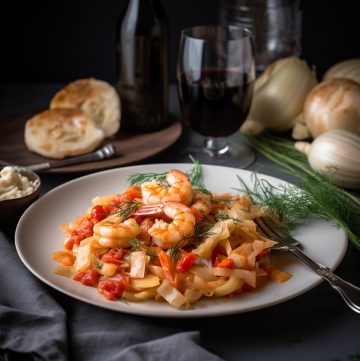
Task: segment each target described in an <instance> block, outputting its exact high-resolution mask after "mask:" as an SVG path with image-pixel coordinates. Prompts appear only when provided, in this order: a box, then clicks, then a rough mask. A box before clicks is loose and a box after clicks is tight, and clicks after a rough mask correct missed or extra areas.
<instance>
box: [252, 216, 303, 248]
mask: <svg viewBox="0 0 360 361" xmlns="http://www.w3.org/2000/svg"><path fill="white" fill-rule="evenodd" d="M255 222H256V223H257V225H258V226H259V228H260V230H261V231H262V233H263V234H264V235H265V237H268V238H271V239H273V240H274V241H278V242H279V243H281V244H287V245H289V244H291V245H293V246H297V247H298V248H300V249H302V245H301V244H300V243H299V241H298V240H296V239H294V238H293V237H292V236H291V235H290V234H288V233H287V232H285V231H283V230H282V229H281V228H280V226H279V225H278V224H276V223H275V222H274V221H273V220H272V219H271V218H270V217H258V218H255Z"/></svg>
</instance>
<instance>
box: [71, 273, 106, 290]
mask: <svg viewBox="0 0 360 361" xmlns="http://www.w3.org/2000/svg"><path fill="white" fill-rule="evenodd" d="M73 278H74V280H75V281H80V282H81V283H82V284H83V285H86V286H92V287H96V285H97V284H98V282H99V278H100V274H99V272H98V271H96V270H95V269H90V270H87V271H85V272H79V273H77V274H75V275H74V277H73Z"/></svg>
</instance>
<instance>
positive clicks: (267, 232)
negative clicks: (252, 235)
mask: <svg viewBox="0 0 360 361" xmlns="http://www.w3.org/2000/svg"><path fill="white" fill-rule="evenodd" d="M255 221H256V223H257V225H258V226H259V228H260V231H261V232H262V233H263V234H264V235H265V237H270V238H273V239H277V238H278V236H277V235H276V233H274V232H273V229H272V228H269V226H268V225H267V223H266V222H265V219H264V218H263V217H259V218H256V219H255Z"/></svg>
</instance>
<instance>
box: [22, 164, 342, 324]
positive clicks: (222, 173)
mask: <svg viewBox="0 0 360 361" xmlns="http://www.w3.org/2000/svg"><path fill="white" fill-rule="evenodd" d="M172 168H177V169H180V170H183V171H188V170H190V169H191V165H190V164H154V165H143V166H133V167H126V168H120V169H113V170H109V171H103V172H99V173H94V174H91V175H87V176H84V177H81V178H78V179H75V180H73V181H71V182H68V183H65V184H63V185H61V186H59V187H57V188H55V189H53V190H52V191H50V192H48V193H47V194H45V195H44V196H43V197H42V198H40V199H39V200H38V201H37V202H35V203H34V204H33V205H32V206H31V207H29V208H28V209H27V211H26V212H25V213H24V214H23V216H22V217H21V219H20V221H19V223H18V227H17V229H16V234H15V244H16V249H17V252H18V254H19V256H20V258H21V260H22V261H23V262H24V264H25V265H26V267H27V268H28V269H29V270H30V271H31V272H32V273H33V274H34V275H35V276H37V277H38V278H39V279H40V280H42V281H43V282H45V283H47V284H48V285H50V286H51V287H54V288H55V289H57V290H58V291H60V292H63V293H65V294H67V295H69V296H71V297H74V298H76V299H79V300H82V301H84V302H88V303H91V304H93V305H96V306H99V307H104V308H107V309H111V310H115V311H121V312H126V313H132V314H141V315H146V316H162V317H204V316H219V315H227V314H233V313H240V312H248V311H252V310H257V309H260V308H264V307H268V306H271V305H274V304H278V303H280V302H283V301H286V300H289V299H291V298H294V297H296V296H298V295H301V294H302V293H304V292H306V291H308V290H309V289H311V288H313V287H314V286H316V285H317V284H319V283H320V282H321V278H320V277H319V276H318V275H316V274H315V273H314V272H313V271H311V270H310V269H309V268H307V267H306V266H305V265H303V264H301V263H300V262H298V261H296V260H294V262H291V264H290V265H289V266H288V267H287V268H286V270H287V271H289V272H290V273H291V274H292V275H293V277H292V278H291V279H290V280H289V281H288V282H285V283H275V282H271V283H269V284H267V285H266V286H265V287H264V288H263V289H261V290H260V291H258V292H253V293H252V292H249V293H246V294H244V295H240V296H236V297H233V298H231V299H226V300H223V299H220V300H214V299H211V298H210V299H204V300H202V301H200V302H199V303H197V304H195V305H194V307H193V308H192V309H189V310H178V309H175V308H173V307H171V306H169V305H167V304H165V303H162V302H161V303H159V302H155V301H147V302H142V303H131V302H129V303H123V302H112V301H108V300H106V299H105V298H104V297H103V296H102V295H100V294H99V293H98V291H97V290H96V289H95V288H93V287H86V286H83V285H81V284H80V283H79V282H75V281H73V280H71V279H69V278H66V277H62V276H58V275H55V274H54V273H53V270H54V268H55V266H56V264H55V262H54V261H53V260H52V258H51V253H52V252H54V251H57V250H60V249H61V248H62V242H63V239H64V236H63V234H62V232H61V231H60V228H59V225H60V224H63V223H68V222H70V221H71V220H72V219H73V218H74V217H75V216H77V215H80V214H82V213H83V212H84V211H85V210H86V209H87V208H88V207H89V205H90V200H91V199H92V198H94V197H95V196H98V195H105V194H111V193H114V192H118V193H120V192H121V191H122V190H123V189H124V188H125V186H126V185H127V179H128V176H129V175H131V174H134V173H147V172H154V173H160V172H164V171H167V170H170V169H172ZM202 171H203V181H204V184H205V186H206V187H207V188H208V189H210V190H212V191H215V192H227V191H229V192H234V188H239V182H238V180H237V177H236V176H237V175H239V176H240V177H241V178H242V179H244V180H245V181H246V183H247V184H248V185H251V172H248V171H244V170H239V169H235V168H227V167H218V166H210V165H204V166H202ZM261 178H264V179H267V180H268V181H269V182H270V183H271V184H273V185H275V186H277V185H279V183H280V182H281V181H280V180H279V179H276V178H273V177H269V176H265V175H261ZM295 237H296V238H298V239H299V240H300V241H301V243H302V244H303V246H304V251H305V253H306V254H307V255H309V256H310V257H311V258H313V259H314V260H316V261H317V262H320V263H322V264H324V265H327V266H328V267H330V268H331V269H334V268H335V267H336V266H337V265H338V264H339V263H340V261H341V259H342V258H343V256H344V254H345V251H346V247H347V237H346V234H345V233H344V232H343V231H342V230H339V229H337V228H336V227H335V226H333V225H332V224H331V223H329V222H324V221H313V222H311V223H310V224H308V225H306V226H302V227H300V228H299V229H298V230H297V232H296V233H295Z"/></svg>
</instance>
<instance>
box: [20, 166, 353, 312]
mask: <svg viewBox="0 0 360 361" xmlns="http://www.w3.org/2000/svg"><path fill="white" fill-rule="evenodd" d="M178 166H181V167H183V166H184V167H186V166H187V167H189V166H192V164H191V163H153V164H141V165H130V166H125V167H119V168H112V169H105V170H101V171H97V172H94V173H91V174H87V175H82V176H79V177H77V178H75V179H72V180H69V181H67V182H64V183H63V184H61V185H58V186H57V187H55V188H53V189H51V190H49V191H48V192H47V193H45V194H44V195H43V196H42V197H40V198H39V199H38V200H37V201H35V202H34V203H33V204H32V205H31V206H30V207H29V208H28V209H27V210H26V211H25V212H24V213H23V215H22V216H21V218H20V220H19V222H18V225H17V227H16V231H15V248H16V251H17V254H18V256H19V258H20V259H21V261H22V262H23V264H24V265H25V266H26V268H28V270H29V271H30V272H31V273H32V274H33V275H34V276H35V277H37V278H38V279H40V280H41V281H42V282H44V283H45V284H47V285H48V286H50V287H52V288H54V289H55V290H57V291H58V292H60V293H63V294H66V295H67V296H69V297H71V298H74V299H77V300H79V301H82V302H85V303H88V304H91V305H94V306H97V307H101V308H105V309H108V310H112V311H115V312H123V313H128V314H134V315H141V316H147V317H162V318H204V317H219V316H227V315H232V314H240V313H247V312H252V311H256V310H259V309H266V308H269V307H272V306H274V305H277V304H281V303H283V302H286V301H288V300H291V299H293V298H296V297H298V296H300V295H302V294H304V293H306V292H308V291H309V290H311V289H313V288H314V287H316V286H317V285H319V284H320V283H321V282H323V280H322V278H321V277H320V276H318V279H317V280H316V281H313V282H312V283H310V284H309V286H307V287H305V288H302V289H300V290H298V291H296V292H293V293H290V294H289V295H286V296H283V297H281V298H279V299H274V300H273V301H269V302H266V304H265V305H263V304H259V305H254V306H253V307H251V306H250V307H248V308H246V309H243V310H241V309H240V310H233V309H231V308H229V309H225V310H224V309H223V310H221V311H220V312H218V313H216V312H214V311H212V312H211V313H209V312H208V311H207V310H206V309H205V310H204V309H194V308H190V309H180V310H178V309H176V308H173V307H171V306H169V305H166V304H165V305H166V306H169V307H171V308H170V309H169V308H168V307H165V308H164V310H162V311H159V312H157V311H152V310H151V308H150V311H149V312H144V310H138V309H134V308H133V309H130V307H128V305H126V304H125V305H120V304H119V303H116V305H117V306H116V307H113V306H114V303H113V302H111V301H107V300H105V301H106V303H101V304H99V303H97V301H96V300H92V299H88V298H86V297H84V296H81V295H77V294H75V293H72V292H71V291H68V290H67V289H65V288H64V287H61V286H58V285H55V284H53V283H52V282H51V281H50V280H48V279H46V278H45V277H43V276H42V275H41V274H40V273H39V272H37V270H36V269H34V267H33V266H32V265H31V264H30V263H29V262H28V261H27V259H26V257H25V256H24V254H23V252H22V250H21V241H20V240H19V237H20V236H19V234H20V232H21V224H22V222H24V220H26V218H27V217H30V216H29V215H30V214H31V212H32V210H33V209H35V208H36V207H39V204H40V205H41V203H42V202H46V200H47V198H51V197H52V196H53V194H54V193H55V194H56V193H58V192H59V191H61V189H62V188H65V187H69V186H71V185H72V184H76V183H81V182H82V181H83V180H84V179H90V178H93V177H99V176H100V177H101V176H102V175H103V174H109V173H117V172H120V173H123V172H125V173H126V172H129V171H131V170H132V169H138V168H143V167H145V168H151V167H163V168H166V167H167V169H169V170H170V169H172V168H175V167H178ZM201 166H202V167H209V168H226V169H230V170H234V171H236V172H240V173H241V172H245V173H248V175H249V176H251V174H252V173H256V174H257V175H258V176H260V177H261V176H264V177H266V178H270V179H271V180H273V181H276V182H279V181H280V182H284V183H289V184H292V183H291V182H288V181H286V180H283V179H281V178H277V177H274V176H271V175H267V174H263V173H259V172H255V171H250V170H246V169H238V168H234V167H227V166H221V165H210V164H201ZM43 199H44V200H43ZM326 223H329V224H332V222H330V221H326ZM337 231H339V232H341V233H342V241H343V247H342V249H341V253H340V254H339V255H338V258H337V260H336V262H335V264H334V266H333V267H331V269H332V270H335V269H336V268H337V267H338V265H339V264H340V263H341V261H342V260H343V258H344V256H345V254H346V251H347V248H348V238H347V235H346V233H345V231H344V230H342V229H339V228H338V229H337ZM49 257H50V255H49ZM265 287H266V286H265ZM236 297H238V296H236ZM240 297H241V295H239V298H240ZM102 301H104V300H102ZM151 302H155V301H151ZM130 304H131V303H130ZM143 304H144V303H143ZM156 304H158V303H156ZM215 306H216V305H215Z"/></svg>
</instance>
